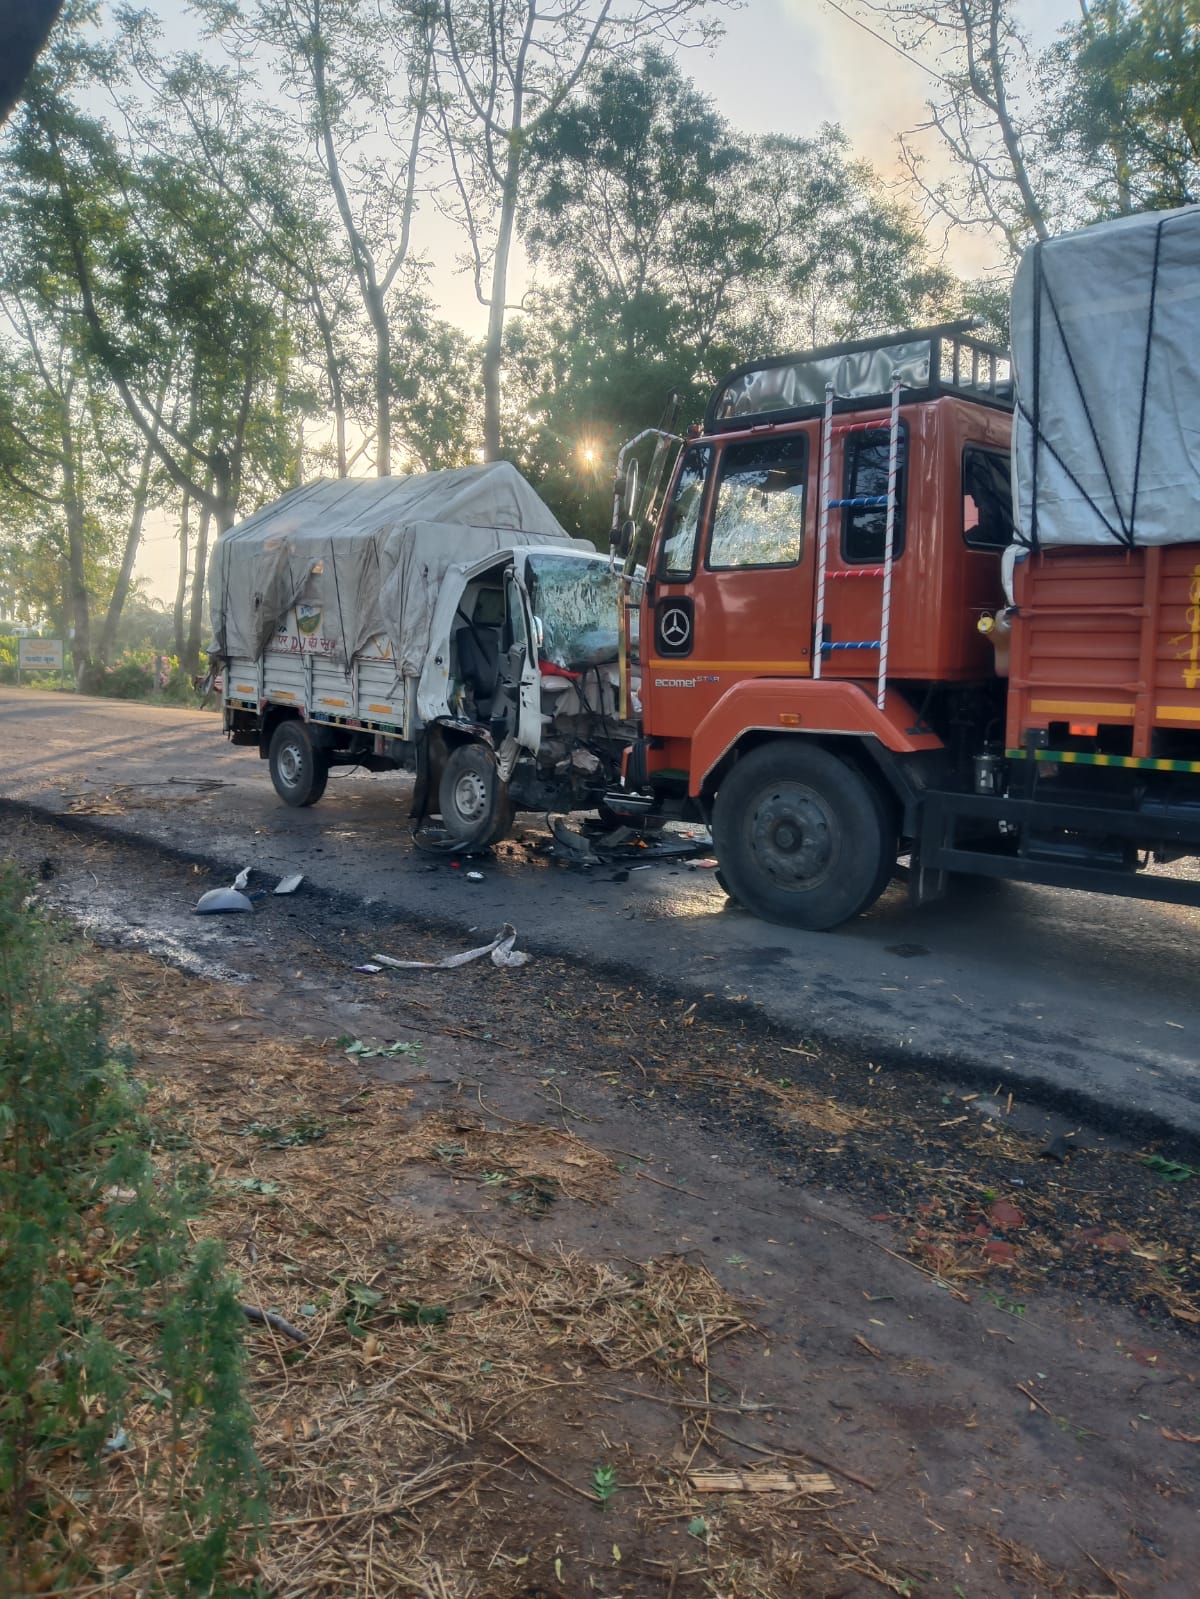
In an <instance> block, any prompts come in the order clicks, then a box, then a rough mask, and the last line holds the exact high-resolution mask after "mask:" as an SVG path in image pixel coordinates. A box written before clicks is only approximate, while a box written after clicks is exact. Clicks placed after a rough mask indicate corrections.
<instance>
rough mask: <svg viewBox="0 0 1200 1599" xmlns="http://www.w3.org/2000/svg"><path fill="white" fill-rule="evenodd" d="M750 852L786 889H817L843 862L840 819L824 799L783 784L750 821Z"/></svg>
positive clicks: (760, 804)
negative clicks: (837, 863)
mask: <svg viewBox="0 0 1200 1599" xmlns="http://www.w3.org/2000/svg"><path fill="white" fill-rule="evenodd" d="M748 827H749V835H750V847H751V849H752V850H753V852H754V858H755V860H756V861H757V862H758V864H759V866H760V867H761V868H762V870H763V871H764V872H765V873H766V874H767V876H768V877H770V878H771V879H772V881H773V882H775V883H777V884H779V886H780V887H781V888H791V889H810V888H816V887H817V885H818V884H820V883H823V882H824V881H825V879H826V878H827V877H828V876H829V873H830V870H831V868H832V866H833V864H834V862H835V861H836V859H837V854H838V843H839V829H838V825H837V818H836V816H835V815H834V813H833V810H832V809H831V808H830V806H829V804H828V802H827V801H826V800H825V799H824V797H823V796H822V795H820V794H818V793H817V792H816V791H815V790H814V789H811V788H808V787H806V786H805V785H804V784H802V783H782V784H779V785H777V786H776V787H774V788H771V789H769V790H768V791H767V792H766V793H764V794H763V795H762V797H761V798H760V800H759V802H758V804H757V805H756V806H755V807H754V810H753V811H752V813H751V815H750V817H749V818H748Z"/></svg>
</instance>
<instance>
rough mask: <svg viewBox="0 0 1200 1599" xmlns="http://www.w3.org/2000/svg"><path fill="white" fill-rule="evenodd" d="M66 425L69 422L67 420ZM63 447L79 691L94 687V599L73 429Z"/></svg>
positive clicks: (62, 438) (73, 652)
mask: <svg viewBox="0 0 1200 1599" xmlns="http://www.w3.org/2000/svg"><path fill="white" fill-rule="evenodd" d="M64 422H65V419H64ZM60 442H61V444H62V475H63V509H64V511H65V512H66V518H67V593H66V596H65V598H66V601H67V615H68V616H69V617H70V618H71V626H72V628H73V629H74V635H73V638H72V642H71V664H72V666H73V668H74V671H75V686H76V688H79V689H83V690H87V689H90V688H92V687H93V683H92V676H93V663H92V628H91V609H90V596H89V594H88V586H87V562H86V553H85V552H86V542H85V541H86V537H87V533H86V523H85V518H84V512H83V502H82V500H81V499H80V497H79V479H78V476H77V474H76V471H75V454H74V440H73V439H72V437H71V432H70V429H69V428H68V427H67V426H65V425H64V426H63V428H62V431H61V435H60Z"/></svg>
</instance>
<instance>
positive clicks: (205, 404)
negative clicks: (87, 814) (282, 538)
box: [0, 14, 309, 666]
mask: <svg viewBox="0 0 1200 1599" xmlns="http://www.w3.org/2000/svg"><path fill="white" fill-rule="evenodd" d="M89 20H90V14H84V15H81V16H79V17H77V18H74V19H73V21H74V22H75V23H76V26H75V27H74V28H71V29H64V30H63V31H62V32H61V33H60V34H59V35H58V37H57V38H56V40H55V42H54V44H53V46H52V47H51V49H50V50H49V51H48V52H47V54H46V56H45V57H44V58H43V61H42V62H41V63H39V66H38V68H37V69H36V70H35V73H34V74H33V77H32V79H31V81H30V86H29V93H28V97H27V100H26V104H25V106H24V107H23V109H22V112H21V114H20V116H19V117H18V118H17V119H16V120H15V121H14V123H13V124H12V125H11V129H10V134H9V139H8V148H7V152H6V153H7V161H6V164H5V168H4V187H3V193H2V196H0V202H2V204H3V211H4V218H5V227H6V229H7V238H8V241H9V243H10V246H11V248H9V249H8V250H6V252H5V262H6V270H7V276H8V286H9V288H10V289H12V290H17V291H19V292H20V293H21V294H22V295H23V296H24V297H25V303H26V304H28V305H31V306H35V307H36V322H31V323H30V326H31V327H33V326H35V327H36V329H37V330H38V332H39V336H40V337H41V338H42V342H43V344H45V342H46V336H47V332H49V333H52V335H53V339H54V340H55V341H57V346H58V347H59V349H60V350H61V352H62V357H63V359H64V360H67V361H74V362H75V363H76V364H77V366H78V370H79V372H80V374H81V375H82V381H83V383H84V387H85V388H86V392H87V394H88V396H89V404H88V407H87V411H86V417H81V418H80V420H79V426H80V427H82V426H83V424H84V422H85V421H86V422H87V424H88V426H90V428H91V431H92V433H93V434H94V435H95V439H94V440H93V444H95V445H100V443H101V439H100V435H101V433H102V432H104V434H105V437H106V439H107V445H106V446H105V448H107V449H108V458H109V461H110V469H109V470H108V471H107V472H106V473H93V475H92V486H91V491H90V492H89V495H88V496H87V497H86V500H85V502H84V505H85V510H86V513H87V518H88V519H90V524H92V525H94V526H95V528H97V529H98V528H101V527H103V528H105V529H107V530H108V531H107V533H106V537H107V538H108V541H109V542H108V546H107V547H108V548H109V549H111V550H112V551H113V552H114V553H116V551H117V550H118V549H119V550H120V558H119V562H118V564H117V566H116V569H115V571H112V572H111V581H110V588H106V589H105V593H106V595H108V596H109V601H110V603H109V606H108V615H107V616H106V624H105V627H104V630H103V632H102V635H101V653H103V651H104V650H105V649H106V648H108V647H111V643H112V640H113V638H114V635H115V629H116V626H117V622H118V620H119V615H120V608H121V605H122V604H123V602H124V598H125V596H126V594H127V593H128V591H129V585H130V579H131V575H132V570H133V563H134V560H135V558H136V551H137V545H138V542H139V540H140V535H141V526H142V520H143V517H144V512H145V508H146V505H147V503H148V496H151V495H153V494H156V493H160V492H161V488H162V481H163V480H164V479H165V481H166V482H167V483H168V484H169V485H170V486H171V487H172V489H173V490H174V491H175V492H177V493H179V494H180V495H181V496H182V497H183V500H184V503H185V504H186V505H188V506H195V507H198V509H199V527H200V531H201V538H200V543H199V547H198V548H197V551H196V559H195V578H194V581H193V583H192V592H191V600H190V605H189V607H188V616H187V625H186V627H181V643H182V645H183V653H184V654H185V656H186V658H187V661H188V664H190V665H193V666H194V664H195V662H196V659H197V658H198V654H199V648H200V642H201V637H200V636H201V628H202V615H201V610H202V601H203V574H204V567H205V562H206V550H205V548H204V541H205V537H206V533H207V529H208V527H209V525H210V524H213V523H215V525H216V526H217V528H218V529H221V528H224V527H227V526H229V525H230V523H231V522H232V520H233V517H234V515H235V511H236V507H237V505H238V502H239V500H240V498H241V496H242V495H243V493H244V492H246V491H247V490H250V491H251V492H254V493H255V494H256V495H261V494H263V493H264V492H266V493H267V494H271V493H274V492H278V487H279V486H280V485H281V484H282V482H283V481H285V480H286V478H287V476H288V475H289V472H290V469H291V466H292V457H293V453H294V448H295V436H296V427H295V422H294V418H295V415H296V413H297V411H298V410H299V409H302V408H303V406H304V405H305V404H307V403H309V402H308V398H307V397H306V395H305V394H304V392H303V389H302V386H300V385H297V384H296V383H294V381H293V378H292V372H293V369H294V367H295V365H296V360H297V355H296V348H295V343H294V340H293V335H292V324H291V320H290V318H289V308H290V302H291V298H292V295H291V293H290V284H289V283H287V282H286V281H284V278H283V277H282V276H281V274H280V272H279V271H278V270H275V269H276V268H277V266H278V261H279V252H266V253H265V254H264V252H263V250H262V234H263V229H264V227H266V228H267V229H268V231H269V229H270V228H271V227H277V226H278V224H277V222H276V221H275V219H274V218H273V217H272V215H271V214H270V212H269V208H268V207H264V206H263V204H262V202H261V198H260V191H261V190H262V189H263V188H265V187H266V186H267V183H268V179H269V178H270V176H271V174H270V173H269V172H268V173H267V174H266V175H265V176H264V175H263V173H262V171H261V170H256V169H255V166H254V162H253V160H252V159H251V158H250V156H249V155H248V154H247V151H246V150H245V149H243V150H242V151H241V152H240V155H239V159H238V160H237V161H234V160H232V159H228V156H229V147H230V141H229V140H228V139H224V141H223V149H224V154H225V156H226V159H225V161H224V165H223V166H222V164H221V161H220V159H219V155H220V150H221V148H222V143H221V140H218V139H217V138H216V134H217V133H218V132H219V131H220V130H221V126H222V123H223V121H227V120H228V117H229V109H230V106H231V104H232V98H231V96H230V95H229V94H228V93H227V92H226V85H225V84H224V83H223V82H222V81H221V79H220V77H219V75H217V76H214V75H213V74H212V73H211V72H210V71H209V69H207V68H206V67H205V66H204V65H203V64H202V63H198V62H196V61H195V60H194V59H187V58H181V59H180V60H178V61H176V62H175V63H173V64H172V67H171V73H170V75H169V76H170V93H168V92H166V90H165V89H163V90H162V92H160V93H158V94H157V95H156V97H155V98H154V100H153V101H152V103H151V104H150V105H149V106H147V105H143V104H141V103H139V102H138V101H137V100H136V99H135V98H134V96H133V94H132V92H131V85H130V82H129V78H130V70H131V63H132V64H133V65H135V66H136V65H138V64H140V61H142V60H144V47H145V42H146V41H145V35H144V34H141V35H138V36H137V38H136V41H135V42H136V43H137V45H138V48H139V50H141V51H142V52H143V56H142V57H141V58H140V59H139V57H138V56H137V55H135V54H134V53H132V52H129V51H127V52H126V53H125V54H123V55H122V54H119V53H118V51H117V49H116V48H115V47H114V46H113V45H112V44H111V42H110V43H109V44H103V43H102V44H100V45H97V44H96V43H95V42H94V40H92V39H90V38H88V37H87V35H86V34H85V31H84V24H86V23H87V22H88V21H89ZM125 42H126V44H128V42H129V41H128V38H127V40H126V41H125ZM97 81H99V82H100V83H102V84H107V85H108V86H109V87H110V89H112V90H113V91H114V92H115V93H116V94H117V96H118V98H119V103H120V104H121V107H122V115H123V118H124V121H125V128H124V130H123V133H122V135H120V136H119V135H118V133H117V131H116V130H114V128H113V127H112V126H111V125H110V124H107V123H105V122H104V121H102V120H101V119H100V118H99V117H97V116H96V115H94V114H92V113H85V112H84V111H83V110H81V109H80V104H79V98H80V95H81V93H82V91H83V89H84V87H85V85H94V84H95V83H96V82H97ZM165 81H166V80H165V79H164V82H165ZM180 101H186V102H187V104H188V107H189V111H188V114H187V116H186V117H184V116H180V115H179V114H178V106H179V103H180ZM214 150H216V151H217V155H216V156H215V155H214ZM264 213H265V214H264ZM43 365H45V366H46V368H47V370H49V363H48V362H44V363H43ZM39 370H40V369H39ZM43 382H45V378H44V375H43ZM118 419H119V420H118ZM101 421H103V424H104V427H103V429H102V428H101V426H100V423H101ZM80 440H81V434H80V433H79V429H78V428H77V429H76V433H75V438H74V447H75V448H78V447H79V446H80ZM109 446H111V448H110V447H109ZM118 447H119V449H120V450H121V451H123V454H121V456H120V459H118V458H117V455H115V454H114V453H113V451H114V450H116V449H118ZM74 476H75V478H76V479H78V476H79V473H78V470H77V469H76V470H75V471H74ZM118 501H120V502H121V505H120V507H119V506H118V504H117V502H118ZM66 509H67V507H66V506H64V510H66ZM114 519H115V521H114ZM117 523H120V524H121V525H123V528H124V532H123V534H122V535H121V536H120V539H119V541H118V540H116V539H115V538H114V537H113V533H112V529H113V528H114V526H115V525H116V524H117ZM88 525H89V522H86V521H81V520H80V518H79V517H78V516H76V515H75V514H74V513H72V514H71V515H70V516H69V517H68V522H67V531H68V534H69V535H70V539H71V540H73V541H74V542H76V543H77V542H79V541H80V540H84V541H86V538H87V537H89V536H90V537H91V538H92V540H93V543H94V542H95V540H96V539H97V538H99V537H100V534H99V532H94V533H92V534H91V535H88V534H87V527H88ZM72 547H73V546H72ZM183 554H184V564H185V567H186V564H187V561H186V557H187V551H186V549H185V550H184V552H183ZM72 560H73V561H74V567H75V571H74V576H73V578H72V583H73V585H74V589H75V591H76V593H77V595H78V591H79V587H80V584H81V582H82V581H83V579H82V577H81V575H80V573H81V571H82V570H83V568H84V567H85V566H86V564H87V563H86V559H83V558H80V559H76V558H75V556H74V555H73V556H72ZM110 589H111V593H110ZM80 607H81V601H80V600H79V599H78V598H77V599H76V601H75V608H76V610H77V611H79V610H80ZM74 625H75V626H76V643H77V649H78V651H79V652H80V653H81V654H82V655H83V656H85V657H90V653H91V651H90V640H89V639H88V638H87V637H85V636H84V635H81V634H80V632H79V626H80V623H79V621H78V620H76V622H75V624H74Z"/></svg>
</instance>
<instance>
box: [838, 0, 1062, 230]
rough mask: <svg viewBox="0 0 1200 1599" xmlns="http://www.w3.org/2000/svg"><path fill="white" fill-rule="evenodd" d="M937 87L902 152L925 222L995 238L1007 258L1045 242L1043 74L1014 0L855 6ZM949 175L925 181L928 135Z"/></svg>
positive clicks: (862, 2)
mask: <svg viewBox="0 0 1200 1599" xmlns="http://www.w3.org/2000/svg"><path fill="white" fill-rule="evenodd" d="M856 9H857V10H858V11H859V12H860V13H865V14H866V15H868V16H870V17H871V18H872V19H878V20H879V21H881V22H882V23H883V24H884V25H885V27H886V28H887V29H888V31H889V32H890V34H891V36H892V38H893V40H894V41H895V43H896V45H897V47H898V48H899V49H901V50H902V51H903V53H904V54H906V55H908V56H910V57H915V58H916V59H917V60H921V59H922V58H925V59H927V60H930V61H936V62H937V69H936V70H934V69H933V68H932V67H931V68H928V69H927V70H928V71H929V72H930V75H931V76H932V77H933V78H934V79H936V80H937V82H938V84H939V89H938V91H937V92H936V93H935V94H934V95H933V96H931V97H930V99H929V100H928V102H927V109H928V113H929V115H928V118H927V119H926V121H924V122H922V123H920V124H919V125H918V126H917V128H915V129H913V130H912V131H911V132H910V133H905V134H902V135H901V139H900V147H901V155H902V158H903V160H904V162H905V165H906V166H907V168H908V172H909V176H910V178H911V180H912V183H913V186H914V188H915V190H916V192H917V193H918V194H919V195H920V196H921V197H922V199H923V200H924V202H925V204H926V206H927V208H928V211H929V214H930V216H931V217H937V218H940V219H941V220H942V221H943V222H945V223H948V224H949V225H950V226H951V227H956V228H981V227H982V228H987V229H989V230H991V231H993V232H996V233H998V234H999V235H1000V236H1001V238H1002V239H1003V240H1004V242H1005V244H1006V245H1007V247H1008V250H1009V252H1010V253H1011V254H1012V255H1013V256H1017V255H1019V254H1020V252H1021V250H1022V249H1023V248H1024V246H1025V244H1026V243H1027V242H1028V241H1029V240H1030V239H1031V238H1032V239H1045V238H1047V237H1048V236H1049V233H1050V218H1051V216H1052V215H1053V213H1054V210H1055V206H1056V199H1057V198H1058V197H1057V196H1056V195H1055V194H1054V193H1053V179H1054V172H1053V169H1052V166H1051V163H1050V162H1049V161H1048V160H1047V148H1046V138H1047V127H1046V120H1045V117H1044V115H1043V111H1044V106H1043V105H1042V103H1041V101H1040V97H1039V94H1038V89H1039V81H1038V79H1039V75H1038V72H1037V65H1036V62H1035V60H1034V55H1033V52H1032V50H1031V48H1030V45H1029V41H1028V39H1027V37H1026V35H1025V33H1024V31H1023V30H1022V29H1021V28H1020V26H1019V25H1018V23H1017V21H1016V17H1015V14H1014V12H1015V5H1014V0H857V7H856ZM930 135H932V137H933V140H934V143H935V147H937V148H938V154H939V158H940V159H939V162H938V164H939V165H940V164H941V161H943V160H944V158H945V156H946V155H949V157H950V161H951V172H950V175H949V176H947V177H945V178H936V177H931V176H930V171H929V161H928V156H927V153H926V146H927V142H928V136H930Z"/></svg>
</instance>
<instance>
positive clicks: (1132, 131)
mask: <svg viewBox="0 0 1200 1599" xmlns="http://www.w3.org/2000/svg"><path fill="white" fill-rule="evenodd" d="M1081 11H1082V15H1081V17H1080V20H1079V22H1078V23H1077V24H1075V26H1074V27H1072V28H1071V29H1070V30H1069V31H1068V32H1067V34H1066V36H1065V37H1064V39H1063V40H1062V41H1061V42H1060V43H1059V44H1058V45H1057V46H1056V47H1055V49H1054V50H1053V51H1051V52H1050V54H1049V62H1050V65H1051V67H1052V69H1054V70H1055V71H1056V73H1057V85H1056V86H1057V97H1056V107H1055V113H1054V116H1053V119H1052V138H1053V139H1054V142H1055V148H1056V152H1057V153H1058V154H1059V155H1060V157H1062V158H1064V159H1065V160H1066V162H1067V163H1068V164H1069V166H1070V167H1071V168H1072V169H1073V170H1074V171H1077V172H1081V173H1086V174H1089V175H1090V182H1088V184H1087V193H1088V197H1089V200H1090V203H1091V205H1092V206H1093V208H1094V210H1095V212H1096V214H1097V215H1101V216H1106V215H1113V214H1114V213H1116V214H1124V213H1127V212H1130V211H1135V210H1143V209H1145V210H1153V209H1157V208H1159V207H1163V206H1177V205H1189V204H1191V203H1193V202H1194V201H1195V199H1196V196H1197V193H1198V192H1200V3H1198V0H1136V3H1130V0H1098V3H1092V4H1089V3H1088V0H1081Z"/></svg>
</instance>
